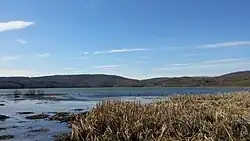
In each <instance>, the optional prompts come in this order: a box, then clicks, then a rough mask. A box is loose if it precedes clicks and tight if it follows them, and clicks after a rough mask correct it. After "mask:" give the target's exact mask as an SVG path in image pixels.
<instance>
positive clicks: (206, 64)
mask: <svg viewBox="0 0 250 141" xmlns="http://www.w3.org/2000/svg"><path fill="white" fill-rule="evenodd" d="M248 62H249V61H247V60H245V59H243V58H230V59H217V60H208V61H203V62H191V63H183V64H167V65H164V67H160V68H153V69H152V70H153V71H166V70H180V69H190V68H195V69H197V68H217V67H221V66H225V65H236V64H239V63H248Z"/></svg>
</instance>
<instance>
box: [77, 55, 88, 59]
mask: <svg viewBox="0 0 250 141" xmlns="http://www.w3.org/2000/svg"><path fill="white" fill-rule="evenodd" d="M77 59H79V60H85V59H88V57H84V56H80V57H77Z"/></svg>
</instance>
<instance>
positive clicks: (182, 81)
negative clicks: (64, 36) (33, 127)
mask: <svg viewBox="0 0 250 141" xmlns="http://www.w3.org/2000/svg"><path fill="white" fill-rule="evenodd" d="M166 75H167V74H166ZM103 87H208V88H209V87H250V71H240V72H234V73H229V74H225V75H221V76H214V77H205V76H204V77H202V76H201V77H162V78H151V79H145V80H137V79H129V78H125V77H121V76H115V75H105V74H91V75H90V74H83V75H54V76H43V77H0V89H24V88H103Z"/></svg>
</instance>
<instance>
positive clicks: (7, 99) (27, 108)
mask: <svg viewBox="0 0 250 141" xmlns="http://www.w3.org/2000/svg"><path fill="white" fill-rule="evenodd" d="M40 90H43V91H44V92H45V96H40V97H33V98H28V97H21V98H14V96H13V95H12V94H13V92H14V90H11V89H8V90H6V89H2V90H0V104H4V106H0V114H2V115H7V116H9V117H10V118H9V119H7V120H6V121H0V128H6V130H0V136H1V135H6V134H9V135H15V138H14V139H11V140H10V141H34V140H39V141H40V140H41V141H44V140H46V141H47V140H53V135H56V134H58V133H64V132H69V131H70V129H68V128H67V127H66V124H64V123H59V122H56V121H48V120H27V119H25V116H27V115H19V114H17V112H34V113H35V114H40V113H46V114H49V115H52V114H51V113H53V112H72V113H74V109H79V108H80V109H83V111H88V110H91V109H92V108H93V107H94V106H95V105H96V104H97V103H99V102H101V101H102V100H104V99H107V98H118V99H122V100H130V101H134V100H139V101H141V102H143V103H149V102H152V101H156V100H159V99H162V98H166V97H167V96H169V95H174V94H202V93H211V94H212V93H219V92H220V93H224V92H235V91H249V89H248V88H93V89H68V88H67V89H40ZM20 91H21V92H22V93H25V92H27V91H28V90H27V89H23V90H20ZM13 126H16V127H15V128H13ZM40 128H49V132H47V133H39V132H38V133H33V132H30V130H34V129H40Z"/></svg>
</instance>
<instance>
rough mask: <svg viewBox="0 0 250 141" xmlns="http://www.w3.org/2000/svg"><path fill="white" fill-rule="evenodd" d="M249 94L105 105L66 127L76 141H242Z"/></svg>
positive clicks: (248, 136) (247, 134)
mask: <svg viewBox="0 0 250 141" xmlns="http://www.w3.org/2000/svg"><path fill="white" fill-rule="evenodd" d="M249 110H250V93H246V92H239V93H231V94H224V95H223V94H219V95H192V96H174V97H170V98H169V99H168V100H165V101H161V102H155V103H152V104H147V105H144V104H140V103H138V102H124V101H105V102H103V103H102V104H99V105H97V107H96V108H94V109H93V110H92V111H91V112H89V114H88V115H87V116H86V117H83V116H78V117H77V118H76V120H75V121H74V122H73V124H72V140H77V141H81V140H82V141H83V140H86V141H118V140H119V141H176V140H181V141H182V140H183V141H184V140H185V141H200V140H205V141H220V140H221V141H236V140H237V141H239V140H242V141H247V140H250V121H249V119H250V116H249Z"/></svg>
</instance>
